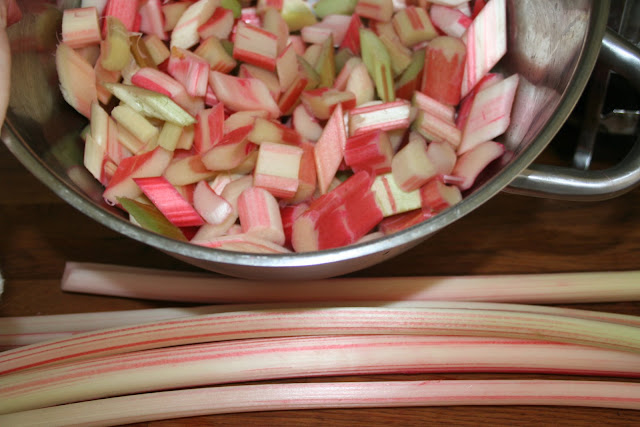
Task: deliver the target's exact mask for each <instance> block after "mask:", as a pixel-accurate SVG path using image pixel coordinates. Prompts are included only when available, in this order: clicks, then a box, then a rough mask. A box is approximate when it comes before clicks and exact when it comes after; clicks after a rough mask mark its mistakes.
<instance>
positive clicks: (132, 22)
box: [102, 0, 138, 32]
mask: <svg viewBox="0 0 640 427" xmlns="http://www.w3.org/2000/svg"><path fill="white" fill-rule="evenodd" d="M137 16H138V0H109V1H108V3H107V6H106V7H105V9H104V11H103V12H102V17H103V18H107V19H105V21H104V27H103V32H106V30H107V26H108V21H109V19H108V18H109V17H114V18H117V19H118V20H119V21H121V22H122V23H123V24H124V27H125V28H126V30H127V31H135V30H136V28H135V26H136V19H137Z"/></svg>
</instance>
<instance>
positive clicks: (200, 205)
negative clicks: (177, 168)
mask: <svg viewBox="0 0 640 427" xmlns="http://www.w3.org/2000/svg"><path fill="white" fill-rule="evenodd" d="M193 207H194V208H195V210H196V211H197V212H198V213H199V214H200V216H201V217H202V218H203V219H204V220H205V221H206V222H207V224H210V225H221V224H225V223H229V222H235V219H236V215H235V214H234V212H233V207H232V206H231V204H230V203H229V202H227V201H226V200H225V199H224V198H222V197H221V196H220V195H218V194H216V192H215V191H213V189H212V188H211V187H210V186H209V183H207V181H200V182H198V184H197V185H196V188H195V190H194V191H193ZM232 220H233V221H232ZM230 225H231V224H229V226H230Z"/></svg>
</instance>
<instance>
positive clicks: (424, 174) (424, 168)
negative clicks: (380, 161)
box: [391, 134, 438, 192]
mask: <svg viewBox="0 0 640 427" xmlns="http://www.w3.org/2000/svg"><path fill="white" fill-rule="evenodd" d="M391 171H392V173H393V179H394V181H395V182H396V183H397V184H398V187H400V188H401V189H402V190H403V191H406V192H410V191H413V190H417V189H418V188H420V187H422V186H423V185H424V184H425V183H426V182H427V181H429V180H430V179H431V178H433V177H434V176H436V174H437V173H438V169H437V167H436V165H435V164H434V162H433V161H432V160H431V158H430V157H429V156H428V154H427V143H426V141H425V140H424V139H423V138H422V137H420V136H419V135H416V134H412V135H410V136H409V142H408V143H407V144H406V145H405V146H404V147H402V149H401V150H400V151H398V152H397V153H396V154H395V156H393V160H392V161H391Z"/></svg>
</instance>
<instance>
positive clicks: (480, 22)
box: [462, 0, 507, 96]
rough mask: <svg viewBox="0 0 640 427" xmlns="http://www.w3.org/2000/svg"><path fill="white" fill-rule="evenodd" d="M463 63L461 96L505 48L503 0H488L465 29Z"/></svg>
mask: <svg viewBox="0 0 640 427" xmlns="http://www.w3.org/2000/svg"><path fill="white" fill-rule="evenodd" d="M464 38H465V44H466V46H467V65H466V68H465V71H464V79H463V80H462V96H465V95H466V94H467V93H469V91H470V90H471V89H473V87H474V86H475V85H476V83H478V82H479V81H480V80H481V79H482V77H484V75H485V74H487V73H488V72H489V71H490V70H491V69H492V68H493V67H494V65H496V64H497V63H498V61H499V60H500V59H501V58H502V57H503V56H504V54H505V53H506V52H507V6H506V0H491V1H490V2H488V3H487V6H486V7H484V8H483V9H482V11H481V12H480V13H479V14H478V15H477V16H476V17H475V18H474V20H473V23H472V24H471V25H470V26H469V28H468V29H467V32H466V33H465V36H464Z"/></svg>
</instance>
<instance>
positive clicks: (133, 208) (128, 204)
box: [118, 197, 187, 242]
mask: <svg viewBox="0 0 640 427" xmlns="http://www.w3.org/2000/svg"><path fill="white" fill-rule="evenodd" d="M118 203H120V204H121V205H122V207H123V208H124V210H126V211H127V212H128V213H129V215H131V216H132V217H133V219H134V220H135V221H136V222H137V223H138V224H140V226H141V227H142V228H144V229H145V230H149V231H153V232H154V233H158V234H161V235H163V236H166V237H169V238H172V239H176V240H182V241H185V242H186V241H187V238H186V237H185V235H184V234H183V233H182V231H180V229H179V228H178V227H176V226H175V225H173V224H172V223H171V222H170V221H169V220H168V219H167V218H166V217H165V216H164V215H162V213H161V212H160V211H159V210H158V208H156V207H155V206H153V205H148V204H145V203H142V202H139V201H137V200H133V199H129V198H127V197H118Z"/></svg>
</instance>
